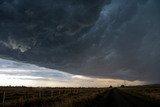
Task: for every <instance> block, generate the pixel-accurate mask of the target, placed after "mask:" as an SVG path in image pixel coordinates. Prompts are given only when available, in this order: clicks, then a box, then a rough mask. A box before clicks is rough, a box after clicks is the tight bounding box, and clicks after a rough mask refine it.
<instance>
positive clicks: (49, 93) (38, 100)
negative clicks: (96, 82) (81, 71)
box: [0, 85, 160, 107]
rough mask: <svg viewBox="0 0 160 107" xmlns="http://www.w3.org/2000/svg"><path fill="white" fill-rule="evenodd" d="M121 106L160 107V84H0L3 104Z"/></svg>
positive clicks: (13, 106) (6, 106) (22, 106)
mask: <svg viewBox="0 0 160 107" xmlns="http://www.w3.org/2000/svg"><path fill="white" fill-rule="evenodd" d="M119 105H120V106H119ZM117 106H118V107H134V106H135V107H160V86H159V85H158V86H157V85H156V86H153V85H152V86H128V87H117V88H112V87H111V88H50V87H48V88H47V87H45V88H42V87H34V88H33V87H0V107H117Z"/></svg>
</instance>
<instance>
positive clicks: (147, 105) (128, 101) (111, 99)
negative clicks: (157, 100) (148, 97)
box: [93, 89, 160, 107]
mask: <svg viewBox="0 0 160 107" xmlns="http://www.w3.org/2000/svg"><path fill="white" fill-rule="evenodd" d="M93 107H160V105H155V104H153V103H151V102H147V101H145V100H143V99H140V98H137V97H134V96H131V95H128V94H126V93H124V92H122V91H120V90H118V89H111V90H110V91H109V92H107V93H105V94H104V95H103V96H102V97H101V98H99V99H98V100H97V103H96V104H94V105H93Z"/></svg>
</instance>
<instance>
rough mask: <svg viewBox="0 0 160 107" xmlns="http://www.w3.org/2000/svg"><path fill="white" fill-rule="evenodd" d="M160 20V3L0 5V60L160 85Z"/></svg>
mask: <svg viewBox="0 0 160 107" xmlns="http://www.w3.org/2000/svg"><path fill="white" fill-rule="evenodd" d="M159 19H160V1H159V0H0V57H1V58H3V59H10V60H15V61H21V62H27V63H31V64H35V65H38V66H42V67H46V68H50V69H57V70H61V71H64V72H68V73H71V74H76V75H85V76H93V77H102V78H112V79H125V80H133V81H134V80H142V81H150V82H160V72H159V70H160V66H159V65H160V47H159V46H160V36H159V34H160V21H159ZM44 72H45V71H44ZM45 75H47V74H45Z"/></svg>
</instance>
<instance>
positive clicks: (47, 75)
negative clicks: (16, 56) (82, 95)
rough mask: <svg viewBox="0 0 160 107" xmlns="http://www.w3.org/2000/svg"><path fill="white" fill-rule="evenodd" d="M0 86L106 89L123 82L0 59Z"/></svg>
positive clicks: (129, 83) (141, 82)
mask: <svg viewBox="0 0 160 107" xmlns="http://www.w3.org/2000/svg"><path fill="white" fill-rule="evenodd" d="M0 81H1V82H0V85H1V86H8V85H11V86H32V87H37V86H40V87H108V86H110V85H112V86H120V85H122V84H124V80H120V79H102V78H96V77H87V76H82V75H74V74H69V73H65V72H62V71H58V70H53V69H47V68H44V67H38V66H36V65H32V64H27V63H21V62H16V61H10V60H4V59H0ZM125 81H126V82H125V83H126V85H141V84H145V82H144V81H127V80H125Z"/></svg>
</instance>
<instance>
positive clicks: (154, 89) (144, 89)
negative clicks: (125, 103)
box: [120, 85, 160, 103]
mask: <svg viewBox="0 0 160 107" xmlns="http://www.w3.org/2000/svg"><path fill="white" fill-rule="evenodd" d="M120 89H121V90H122V91H124V92H126V93H128V94H131V95H133V96H136V97H139V98H141V99H144V100H147V101H152V102H153V103H160V85H150V86H149V85H146V86H130V87H123V88H122V87H121V88H120Z"/></svg>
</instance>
